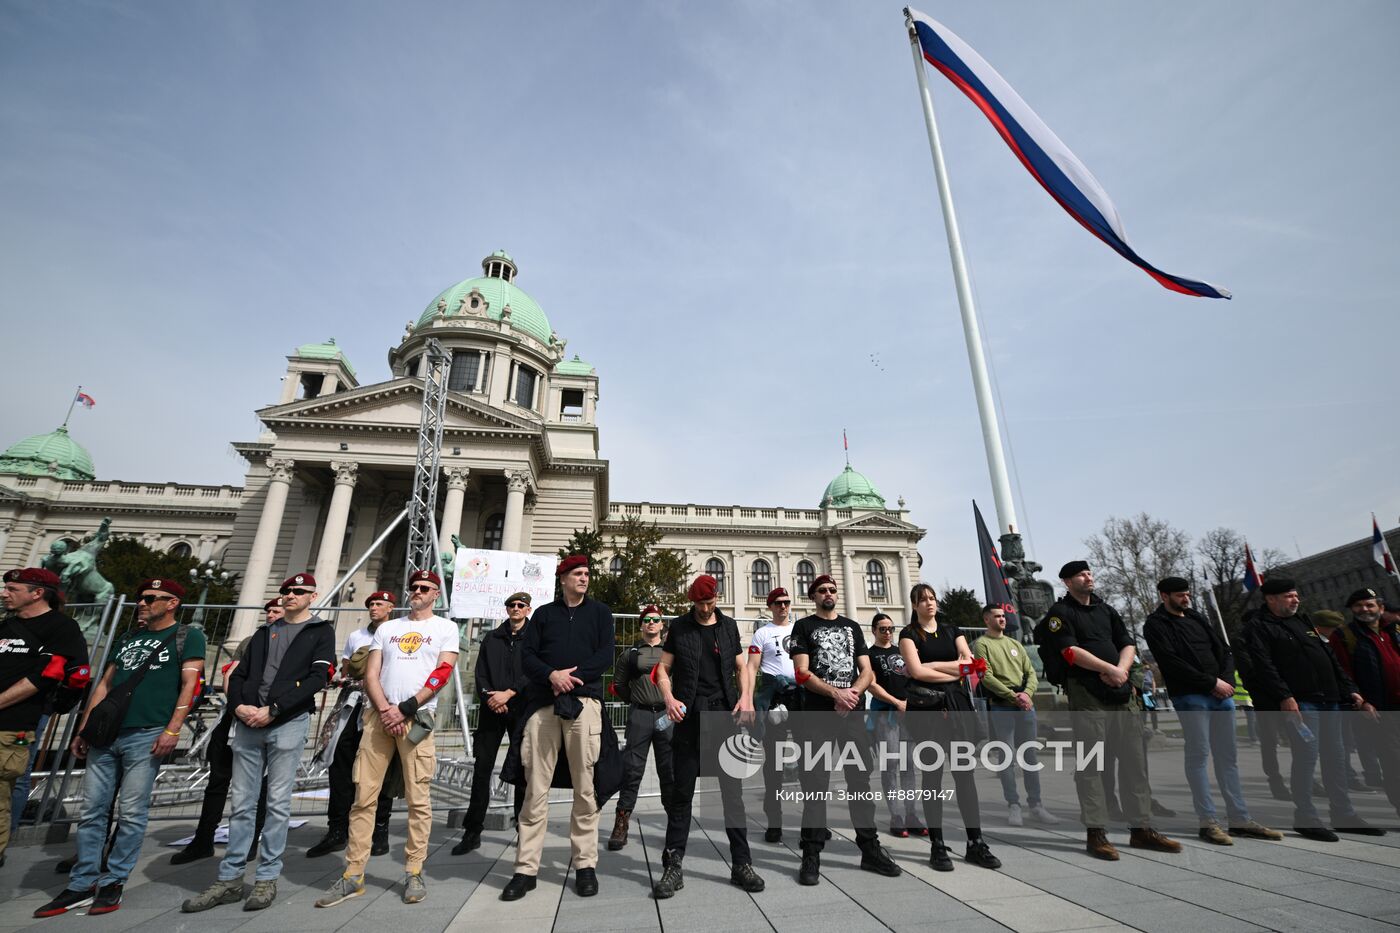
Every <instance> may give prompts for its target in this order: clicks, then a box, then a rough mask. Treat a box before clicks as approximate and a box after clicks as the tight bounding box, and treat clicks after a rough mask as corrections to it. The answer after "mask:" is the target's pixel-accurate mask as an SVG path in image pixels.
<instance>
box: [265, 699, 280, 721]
mask: <svg viewBox="0 0 1400 933" xmlns="http://www.w3.org/2000/svg"><path fill="white" fill-rule="evenodd" d="M267 715H268V716H270V717H271V718H273V719H276V718H277V717H278V716H281V715H282V707H280V706H278V705H277V704H276V703H269V704H267Z"/></svg>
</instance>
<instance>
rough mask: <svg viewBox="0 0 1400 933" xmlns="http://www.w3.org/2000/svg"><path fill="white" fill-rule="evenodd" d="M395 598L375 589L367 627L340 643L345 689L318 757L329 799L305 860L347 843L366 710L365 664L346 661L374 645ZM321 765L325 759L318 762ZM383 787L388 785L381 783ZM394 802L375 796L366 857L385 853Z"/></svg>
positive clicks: (369, 599)
mask: <svg viewBox="0 0 1400 933" xmlns="http://www.w3.org/2000/svg"><path fill="white" fill-rule="evenodd" d="M395 602H396V598H395V596H394V594H393V593H391V592H389V591H388V590H375V591H374V592H373V593H370V594H369V596H368V597H366V598H365V608H366V609H368V610H369V625H366V626H365V627H364V628H357V629H355V631H353V632H351V633H350V637H349V638H347V639H346V640H345V650H344V651H342V652H341V654H340V676H341V677H343V678H345V680H346V684H345V686H344V687H342V688H341V691H340V696H339V698H338V699H337V701H336V707H335V712H334V713H333V714H332V715H333V717H334V719H335V720H336V724H335V728H334V730H333V732H332V734H331V738H330V741H329V743H328V744H327V747H326V748H324V749H322V751H321V752H320V753H319V754H320V756H329V758H330V765H329V766H328V767H327V768H326V779H327V781H328V783H329V790H330V797H329V799H328V800H327V801H326V835H325V836H323V837H322V838H321V841H320V842H318V843H316V844H315V845H314V846H312V847H311V848H309V849H307V850H306V857H307V858H320V857H321V856H323V855H329V854H330V853H332V852H339V851H341V850H342V849H344V848H345V844H346V843H347V842H349V840H350V807H351V806H352V805H354V803H355V779H354V770H355V753H356V752H358V751H359V749H360V734H361V726H360V722H361V720H362V719H363V713H364V706H365V703H364V701H365V691H364V684H363V680H364V673H365V661H366V659H364V658H361V659H360V661H359V662H358V663H357V664H354V665H352V664H351V660H350V659H351V658H352V657H354V655H355V652H356V651H358V650H359V649H360V648H368V647H369V646H370V645H372V644H373V643H374V633H375V632H377V631H379V626H381V625H383V624H384V623H385V622H387V621H388V619H389V616H390V614H391V613H393V611H394V603H395ZM320 760H321V761H325V757H321V758H320ZM384 783H385V784H389V783H392V782H390V781H385V782H384ZM393 807H394V798H393V797H391V796H390V795H389V794H388V792H387V791H386V790H381V791H380V792H379V803H378V804H377V806H376V809H375V812H374V837H373V840H372V844H371V847H370V854H371V855H383V854H384V853H386V852H388V851H389V816H390V814H391V812H392V811H393Z"/></svg>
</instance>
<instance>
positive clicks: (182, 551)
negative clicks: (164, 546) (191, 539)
mask: <svg viewBox="0 0 1400 933" xmlns="http://www.w3.org/2000/svg"><path fill="white" fill-rule="evenodd" d="M193 554H194V548H192V547H190V546H189V545H188V544H186V543H185V542H183V541H177V542H176V543H175V544H172V545H171V546H170V556H171V557H178V558H180V559H181V560H184V559H186V558H188V557H190V556H191V555H193Z"/></svg>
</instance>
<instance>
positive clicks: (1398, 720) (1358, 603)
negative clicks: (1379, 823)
mask: <svg viewBox="0 0 1400 933" xmlns="http://www.w3.org/2000/svg"><path fill="white" fill-rule="evenodd" d="M1384 605H1385V604H1384V603H1383V602H1382V601H1381V598H1380V595H1379V594H1378V593H1377V592H1376V591H1375V590H1373V589H1371V588H1369V587H1367V588H1365V589H1360V590H1357V591H1356V592H1354V593H1352V594H1351V595H1350V596H1348V597H1347V609H1349V610H1350V611H1351V622H1350V624H1348V626H1347V627H1346V629H1345V630H1344V631H1343V633H1342V637H1344V638H1345V639H1346V640H1347V641H1348V642H1349V645H1348V648H1349V650H1350V652H1351V665H1352V672H1353V674H1354V675H1355V677H1354V679H1355V680H1356V687H1357V690H1358V691H1359V692H1360V693H1361V696H1362V697H1364V698H1365V700H1366V702H1367V703H1369V704H1370V705H1371V706H1372V708H1374V709H1375V710H1376V711H1377V712H1376V713H1366V714H1365V715H1363V716H1357V717H1355V718H1354V721H1353V727H1354V728H1355V730H1356V736H1357V739H1358V740H1359V741H1360V742H1361V743H1363V744H1365V745H1369V746H1370V748H1371V749H1372V750H1373V751H1374V752H1375V753H1376V756H1377V757H1378V758H1379V759H1380V764H1381V784H1382V786H1384V788H1385V794H1386V797H1387V799H1389V800H1390V804H1391V806H1393V807H1395V812H1396V815H1400V630H1397V629H1396V625H1395V623H1394V622H1386V621H1384V620H1383V619H1382V618H1381V615H1382V612H1383V608H1384Z"/></svg>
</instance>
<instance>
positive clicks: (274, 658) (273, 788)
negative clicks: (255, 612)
mask: <svg viewBox="0 0 1400 933" xmlns="http://www.w3.org/2000/svg"><path fill="white" fill-rule="evenodd" d="M279 592H280V593H281V595H282V609H283V613H284V615H283V616H282V618H281V619H278V620H277V621H275V622H272V623H271V624H268V625H264V626H263V627H262V628H260V629H258V630H257V631H256V632H255V633H254V634H253V640H252V641H251V642H249V643H248V652H247V654H246V655H245V656H244V658H243V662H242V663H241V664H239V665H238V667H236V668H234V671H233V674H232V675H231V676H230V677H229V682H228V705H229V708H231V709H232V710H233V715H234V716H235V717H236V718H237V720H238V721H237V722H236V723H235V724H234V726H233V729H232V733H231V736H230V739H229V745H230V746H231V747H232V748H233V759H234V766H233V816H232V817H231V818H230V819H229V839H228V850H227V852H226V854H225V855H224V860H223V861H222V862H220V863H219V880H218V881H216V882H214V884H212V885H210V886H209V887H208V888H207V889H205V891H204V892H203V893H202V894H199V895H197V896H195V897H192V898H190V899H189V900H187V901H185V903H184V904H183V905H182V906H181V909H182V910H183V911H184V912H185V913H195V912H197V911H201V910H208V909H209V908H211V907H215V906H217V905H219V904H233V903H237V902H238V901H241V900H243V871H244V867H245V864H246V862H247V860H248V847H249V845H250V844H251V843H252V840H253V833H254V831H255V830H254V822H255V819H256V811H257V804H258V796H259V792H260V791H261V788H262V778H263V770H264V768H265V769H266V771H267V822H266V824H265V825H264V826H263V835H262V841H261V844H260V846H259V858H258V867H257V870H256V872H255V873H254V884H253V892H252V894H251V895H250V896H249V897H248V900H247V902H246V903H245V904H244V905H243V909H244V910H262V909H264V908H266V907H268V906H269V905H271V904H272V901H273V898H275V897H276V896H277V878H278V877H279V876H280V875H281V874H282V852H283V850H284V849H285V848H286V845H287V821H288V820H289V819H290V817H291V814H292V791H293V789H294V788H295V786H296V776H297V766H298V765H299V764H300V763H301V753H302V749H303V748H304V747H305V746H306V735H307V731H308V729H309V728H310V724H311V711H312V710H313V709H314V708H315V706H316V694H318V693H320V692H321V689H322V688H323V687H325V685H326V684H327V682H329V680H330V676H331V672H332V671H333V670H334V669H335V627H334V626H332V625H331V623H330V622H328V621H326V620H325V619H322V618H320V617H319V616H315V615H312V614H311V604H312V603H313V602H314V601H315V599H316V595H317V594H316V580H315V578H314V577H312V576H311V574H309V573H302V574H296V575H295V576H292V577H289V578H288V579H286V580H285V581H283V583H282V587H281V589H280V590H279Z"/></svg>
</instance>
